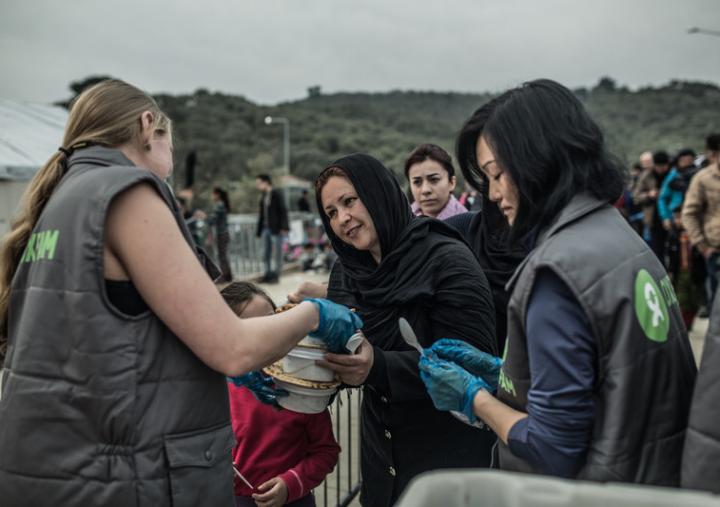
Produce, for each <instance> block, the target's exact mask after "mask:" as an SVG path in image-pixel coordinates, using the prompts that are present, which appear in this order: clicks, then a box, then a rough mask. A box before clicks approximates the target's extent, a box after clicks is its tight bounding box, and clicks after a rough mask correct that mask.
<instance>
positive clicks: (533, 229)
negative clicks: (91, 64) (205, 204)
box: [0, 80, 720, 507]
mask: <svg viewBox="0 0 720 507" xmlns="http://www.w3.org/2000/svg"><path fill="white" fill-rule="evenodd" d="M717 143H718V137H717V136H710V137H708V140H707V148H708V153H707V155H706V158H707V161H708V164H707V167H705V168H702V169H700V166H701V165H702V162H701V161H698V160H696V157H695V154H694V153H692V152H691V151H690V150H681V151H679V152H678V153H677V154H676V156H675V157H674V159H673V160H671V159H670V157H669V156H668V155H667V154H665V153H663V152H656V153H654V154H652V155H651V156H650V157H648V154H643V156H642V157H641V159H640V162H639V163H640V167H639V170H638V174H636V179H635V181H634V182H633V184H632V185H631V186H628V184H627V178H626V173H627V171H626V170H625V169H624V167H623V165H622V164H621V163H620V162H619V161H618V160H617V159H616V158H615V157H613V156H612V155H611V154H610V153H609V152H608V149H607V146H606V144H605V141H604V138H603V134H602V132H601V130H600V128H599V127H598V125H597V124H596V123H595V122H594V120H593V119H592V118H591V117H590V116H589V114H588V113H587V111H586V110H585V108H584V106H583V104H582V103H581V102H580V101H579V100H578V98H577V97H576V96H575V95H574V94H573V93H572V92H571V91H570V90H568V89H567V88H565V87H564V86H562V85H560V84H558V83H556V82H553V81H550V80H536V81H531V82H528V83H525V84H523V85H521V86H519V87H517V88H513V89H510V90H508V91H506V92H504V93H502V94H500V95H499V96H497V97H496V98H494V99H492V100H490V101H489V102H488V103H486V104H484V105H483V106H482V107H480V108H479V109H477V110H476V111H475V112H473V113H472V114H471V115H469V118H468V119H467V121H466V122H465V124H464V125H463V126H462V128H461V129H460V132H459V134H458V137H457V144H456V149H457V153H456V157H457V158H456V160H457V163H458V164H459V168H460V171H461V172H462V175H463V178H464V180H465V182H466V185H467V187H466V190H465V192H464V193H463V196H461V199H456V198H455V197H454V195H453V192H454V190H455V188H456V185H457V176H456V174H455V169H454V167H453V162H452V157H451V156H450V155H449V154H448V153H447V152H446V151H444V150H443V149H442V148H440V147H438V146H435V145H432V144H423V145H420V146H419V147H418V148H417V149H415V150H414V151H413V152H412V153H411V154H410V156H409V157H408V158H407V162H406V164H405V168H404V172H405V177H406V179H407V183H408V187H409V189H410V194H411V196H412V201H413V203H412V204H410V201H409V200H408V196H407V194H406V192H405V191H404V190H403V188H402V187H401V185H400V184H399V183H398V181H397V180H396V179H395V177H394V175H393V174H392V172H391V171H390V170H389V169H388V168H387V167H385V166H384V165H383V164H382V162H380V161H379V160H377V159H376V158H374V157H372V156H370V155H367V154H360V153H356V154H351V155H347V156H344V157H341V158H339V159H338V160H336V161H334V162H331V163H329V164H326V165H325V167H324V169H322V170H320V171H319V175H318V177H317V179H316V181H315V201H316V205H317V210H318V214H319V218H320V219H321V221H322V223H323V226H324V229H325V233H326V235H327V238H328V245H329V246H328V248H332V251H333V252H334V254H335V256H336V257H337V259H336V260H335V262H334V264H333V266H332V271H331V273H330V277H329V281H328V283H327V284H312V283H304V284H302V285H301V286H300V287H298V289H297V290H296V291H295V292H294V293H293V294H291V295H290V296H289V299H290V300H291V301H295V302H297V303H299V304H298V305H297V306H296V307H294V308H292V309H290V310H288V311H285V312H282V313H280V314H275V313H274V312H273V310H274V307H275V303H274V302H273V301H272V300H271V299H270V298H269V297H268V296H267V294H265V293H264V292H262V291H261V290H260V289H258V288H257V287H256V286H254V285H252V284H249V283H245V282H232V283H230V284H229V285H227V286H225V287H224V289H223V290H222V292H221V291H220V290H219V288H218V286H217V285H216V284H215V283H213V282H221V281H230V280H231V278H232V274H231V273H230V272H229V270H228V268H227V255H226V254H225V255H224V259H223V256H222V254H221V256H220V257H221V258H220V263H221V268H220V269H218V268H217V267H215V266H214V264H213V263H212V262H211V261H209V259H208V257H207V255H205V253H204V251H203V250H202V249H201V248H199V247H198V246H197V245H196V243H195V241H194V240H193V237H192V234H191V232H190V230H189V228H188V226H187V224H186V222H185V220H184V217H183V213H182V210H181V208H180V207H179V206H178V202H177V201H176V200H175V198H174V196H173V195H172V193H171V191H170V190H169V188H168V186H167V185H166V184H165V183H164V179H165V178H167V176H168V175H169V174H170V171H171V170H172V130H171V123H170V120H169V118H167V117H166V116H165V115H164V113H163V112H162V111H161V110H160V109H159V108H158V106H157V104H156V103H155V102H154V101H153V99H152V98H151V97H149V96H148V95H147V94H145V93H143V92H142V91H140V90H138V89H137V88H135V87H133V86H131V85H129V84H127V83H124V82H122V81H118V80H108V81H104V82H101V83H99V84H97V85H95V86H93V87H92V88H90V89H88V90H86V91H85V92H83V93H82V94H81V95H80V96H79V97H78V99H77V100H76V101H75V103H74V104H73V106H72V108H71V111H70V117H69V120H68V125H67V127H66V131H65V137H64V139H63V143H62V146H61V147H60V149H59V150H58V152H57V153H55V154H53V155H52V156H51V158H50V159H49V160H48V162H47V164H46V165H45V166H44V167H43V168H41V169H40V171H39V172H38V173H37V175H36V177H35V178H34V180H33V181H32V182H31V184H30V186H29V188H28V191H27V194H26V199H25V201H24V206H23V208H22V209H21V210H20V213H19V216H18V219H17V221H16V223H15V224H14V226H13V229H12V231H11V232H10V234H9V235H8V236H7V237H6V238H5V239H4V242H3V246H2V273H1V278H0V337H2V339H3V342H4V343H3V345H6V346H7V350H6V354H5V358H4V365H3V370H2V375H1V376H0V424H2V428H3V430H2V431H1V432H0V498H3V505H8V506H16V505H27V504H58V505H96V504H102V505H122V506H126V505H153V506H155V505H173V506H175V507H178V506H184V505H233V504H234V505H243V506H244V505H259V506H261V507H270V506H276V505H284V504H288V505H298V506H307V505H314V499H313V496H312V494H311V490H312V489H313V488H314V487H316V486H317V485H318V484H319V483H320V482H321V481H322V480H323V477H324V476H325V475H326V474H327V473H329V472H330V471H331V470H332V468H333V467H334V465H335V463H336V462H337V459H338V453H339V451H340V449H339V447H338V445H337V442H336V441H335V439H334V437H333V435H332V428H331V425H330V418H329V414H328V413H327V411H325V412H322V413H320V414H316V415H313V416H308V415H301V414H296V413H293V412H290V411H287V410H279V408H278V405H277V400H278V397H280V396H283V395H284V393H283V392H282V390H279V389H278V388H277V387H276V386H275V385H273V382H272V379H271V378H269V377H267V376H266V375H265V374H263V373H261V369H262V367H264V366H266V365H268V364H271V363H273V362H274V361H276V360H278V359H279V358H281V357H283V356H284V355H285V354H286V353H287V352H288V351H289V350H290V349H291V348H292V347H294V346H295V344H297V343H298V342H299V341H300V340H301V339H302V338H303V337H305V336H306V335H308V334H309V335H310V336H313V337H316V338H318V339H320V340H322V341H323V342H324V343H325V345H326V347H327V349H328V353H326V354H325V355H324V358H323V359H322V360H320V361H319V364H320V365H321V366H324V367H326V368H328V369H330V370H332V371H333V372H335V374H336V376H337V378H338V379H339V380H340V381H341V382H342V384H343V386H344V387H362V389H363V393H364V395H363V402H362V409H361V417H360V425H361V431H360V433H361V443H360V451H361V452H360V454H361V457H360V461H361V472H362V487H361V495H360V501H361V503H362V504H363V505H366V506H373V507H375V506H390V505H393V504H394V503H395V502H396V501H397V500H398V498H399V497H400V496H401V494H402V493H403V491H404V490H405V489H406V488H407V486H408V484H409V482H410V481H411V480H412V479H413V478H414V477H416V476H418V475H419V474H421V473H423V472H425V471H430V470H437V469H443V468H454V469H457V468H484V467H490V466H496V467H499V468H500V469H502V470H509V471H519V472H526V473H533V474H544V475H552V476H558V477H565V478H573V479H584V480H592V481H602V482H604V481H620V482H628V483H637V484H648V485H655V486H668V487H681V486H685V487H691V488H698V489H707V490H710V491H715V492H720V491H718V486H717V484H716V481H715V480H714V479H715V477H716V476H717V473H718V472H720V470H718V467H720V465H719V464H718V463H720V431H718V430H717V428H716V426H715V425H714V421H715V420H716V417H717V415H719V414H717V413H716V412H717V408H716V407H717V406H719V405H720V404H718V396H719V395H720V394H719V393H718V391H717V378H716V377H717V376H718V374H717V372H718V371H720V369H719V368H718V365H717V364H716V363H717V361H718V360H720V358H717V357H716V356H717V354H718V350H720V347H718V345H717V342H718V340H720V337H718V336H717V328H718V323H717V317H715V319H714V320H713V321H712V323H711V335H710V336H709V338H708V342H707V344H706V352H705V358H704V360H703V363H702V368H701V370H700V374H699V380H698V386H702V391H700V390H699V388H698V389H695V390H694V388H695V384H696V376H698V372H697V368H696V365H695V361H694V358H693V354H692V351H691V349H690V343H689V340H688V333H687V327H686V322H688V319H689V317H690V314H691V313H692V308H695V306H694V305H696V304H699V302H698V301H701V300H699V299H698V300H697V301H696V300H695V299H692V303H690V302H689V301H690V298H689V296H688V295H687V294H686V293H685V292H683V291H684V290H685V288H686V287H691V288H692V287H699V288H702V289H703V292H706V294H704V297H705V302H706V304H707V305H711V304H712V301H713V295H714V291H715V288H716V286H717V279H716V274H717V265H716V263H717V258H718V252H719V251H720V238H719V237H718V235H719V234H720V222H718V216H720V215H718V202H717V200H718V196H720V193H719V192H718V189H719V188H720V187H719V186H718V185H719V183H718V182H719V181H720V171H718V162H717V151H718V147H717ZM671 169H672V170H671ZM257 187H258V189H259V190H260V191H261V192H262V197H261V199H260V202H259V209H258V211H259V214H258V215H259V218H258V228H257V232H258V235H259V237H261V238H262V239H263V242H264V243H265V245H266V246H267V248H266V252H272V251H273V250H274V249H273V244H274V243H275V242H277V241H278V240H277V237H278V236H281V235H282V234H283V233H284V232H285V231H286V230H287V229H288V224H287V221H286V220H285V221H283V220H282V218H281V213H280V211H281V210H280V207H281V205H282V206H284V204H282V197H281V196H280V195H279V192H278V191H277V189H275V188H274V187H273V185H272V179H271V178H270V177H269V176H268V175H259V176H258V178H257ZM216 190H219V191H217V192H214V194H213V195H214V197H213V200H214V203H215V208H214V210H213V213H212V220H213V223H214V225H215V227H216V228H217V230H218V234H217V236H218V238H217V241H218V250H220V247H221V245H223V244H224V245H225V252H227V250H226V246H227V241H226V240H225V239H223V238H222V237H221V236H222V234H223V228H222V227H223V226H222V223H223V221H224V220H226V216H227V213H228V212H229V211H230V209H229V208H230V206H229V202H228V201H227V197H226V196H224V195H223V192H222V189H216ZM308 204H309V203H308ZM617 208H621V210H622V211H623V213H620V212H618V209H617ZM468 209H472V211H470V212H469V211H468ZM623 214H624V215H625V216H623ZM279 216H280V218H278V217H279ZM225 232H226V231H225ZM693 251H696V252H697V254H693ZM698 254H699V255H698ZM693 255H694V257H693ZM698 259H700V261H699V260H698ZM265 260H266V272H265V277H264V280H265V281H268V282H272V281H274V280H276V279H277V277H278V276H279V272H280V267H281V259H273V255H272V254H270V253H267V254H266V259H265ZM273 260H275V263H274V264H273ZM713 263H715V264H713ZM223 264H224V265H225V266H223ZM700 264H703V267H704V268H705V270H704V272H703V280H700V279H699V275H697V271H694V270H693V269H697V268H698V266H699V265H700ZM693 266H695V268H693ZM706 276H707V280H706V279H705V278H704V277H706ZM713 280H714V282H713ZM701 282H702V283H701ZM705 282H708V283H707V286H708V287H707V288H708V290H707V291H705V290H704V286H703V284H705ZM695 293H697V297H698V298H700V297H702V294H700V291H699V290H698V291H695V292H693V294H695ZM693 297H695V296H693ZM719 306H720V305H718V301H717V300H715V301H714V307H715V309H716V311H717V308H718V307H719ZM401 318H404V319H405V320H407V322H408V323H409V325H410V327H411V328H412V329H413V330H414V332H415V333H416V334H417V337H418V341H419V344H420V347H421V351H418V350H416V349H415V348H414V347H413V346H412V345H411V344H409V343H407V342H406V341H405V339H404V338H403V336H402V333H401V332H400V329H399V324H398V322H399V319H401ZM358 331H360V332H361V333H362V336H363V339H362V342H361V344H360V345H359V347H358V348H357V350H356V351H355V353H352V354H351V353H349V351H348V350H347V349H346V347H345V344H346V343H347V341H348V339H349V338H350V337H351V336H352V335H355V334H356V333H357V332H358ZM712 333H715V335H713V334H712ZM713 361H715V362H713ZM233 481H234V484H233Z"/></svg>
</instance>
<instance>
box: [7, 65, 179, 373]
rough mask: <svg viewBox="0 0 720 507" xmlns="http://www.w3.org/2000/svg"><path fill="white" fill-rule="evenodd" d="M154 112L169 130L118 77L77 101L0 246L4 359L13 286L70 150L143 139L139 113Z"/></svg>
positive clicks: (148, 102)
mask: <svg viewBox="0 0 720 507" xmlns="http://www.w3.org/2000/svg"><path fill="white" fill-rule="evenodd" d="M145 111H150V112H151V113H153V115H154V118H155V128H156V129H162V130H165V131H168V132H169V130H170V120H169V119H168V118H167V116H165V114H164V113H163V112H162V111H161V110H160V108H158V106H157V104H156V103H155V101H154V100H153V98H152V97H150V96H149V95H147V94H146V93H144V92H143V91H142V90H139V89H138V88H136V87H134V86H132V85H130V84H128V83H125V82H123V81H120V80H117V79H109V80H107V81H102V82H100V83H98V84H96V85H95V86H93V87H91V88H89V89H87V90H85V91H84V92H83V93H82V94H80V95H79V96H78V97H77V99H76V100H75V101H74V102H73V104H72V107H71V110H70V115H69V117H68V122H67V125H66V126H65V135H64V139H63V147H62V148H61V149H59V150H58V151H57V152H56V153H54V154H53V155H52V156H51V157H50V159H49V160H48V161H47V163H46V164H45V165H44V166H43V167H42V168H41V169H40V170H39V171H38V172H37V173H36V174H35V177H34V178H33V179H32V180H31V181H30V184H29V185H28V187H27V189H26V190H25V193H24V194H23V198H22V200H21V204H20V211H19V213H18V215H17V218H16V219H15V220H14V221H13V224H12V228H11V230H10V232H9V233H8V234H7V235H6V236H5V238H4V239H3V240H2V245H1V247H2V248H1V249H0V360H2V359H3V358H4V356H5V349H6V343H7V336H8V310H9V305H10V287H11V285H12V280H13V277H14V276H15V271H16V270H17V267H18V265H19V263H20V259H21V258H22V255H23V252H24V251H25V248H26V246H27V244H28V240H29V238H30V235H31V234H32V231H33V229H34V228H35V225H36V224H37V222H38V220H39V218H40V215H41V214H42V211H43V209H45V205H46V204H47V202H48V201H49V200H50V197H51V196H52V194H53V191H54V190H55V187H56V186H57V185H58V183H59V182H60V180H61V179H62V178H63V176H64V174H65V171H66V170H67V159H68V154H69V153H71V152H72V151H73V149H75V148H79V147H81V146H85V145H91V144H98V145H102V146H108V147H111V148H112V147H117V146H121V145H123V144H124V143H127V142H132V141H137V142H140V121H139V120H140V116H141V115H142V113H143V112H145Z"/></svg>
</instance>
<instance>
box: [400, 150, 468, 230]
mask: <svg viewBox="0 0 720 507" xmlns="http://www.w3.org/2000/svg"><path fill="white" fill-rule="evenodd" d="M405 178H407V180H408V183H409V184H410V192H412V196H413V199H414V202H413V204H412V211H413V213H414V214H415V216H419V217H421V216H426V217H432V218H437V219H438V220H446V219H448V218H450V217H452V216H455V215H459V214H460V213H465V212H466V211H467V208H465V206H463V205H462V204H460V202H459V201H458V200H457V199H456V198H455V196H454V195H453V190H455V184H456V183H457V180H456V178H455V168H454V167H453V164H452V158H451V157H450V154H449V153H448V152H446V151H445V150H443V149H442V148H441V147H440V146H437V145H435V144H429V143H428V144H421V145H420V146H418V147H417V148H415V149H414V150H413V152H412V153H411V154H410V155H409V156H408V158H407V160H405Z"/></svg>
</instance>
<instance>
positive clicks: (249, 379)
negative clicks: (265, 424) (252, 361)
mask: <svg viewBox="0 0 720 507" xmlns="http://www.w3.org/2000/svg"><path fill="white" fill-rule="evenodd" d="M227 379H228V382H232V383H233V384H235V385H236V386H238V387H246V388H248V389H249V390H250V392H252V393H253V395H254V396H255V398H257V399H258V400H259V401H260V402H262V403H265V404H266V405H272V406H274V407H275V408H282V407H280V405H279V404H278V402H277V399H278V397H280V396H287V395H288V392H287V391H286V390H284V389H278V388H277V387H275V381H274V380H273V378H272V377H270V376H269V375H265V374H264V373H262V372H259V371H251V372H250V373H246V374H245V375H240V376H239V377H228V378H227Z"/></svg>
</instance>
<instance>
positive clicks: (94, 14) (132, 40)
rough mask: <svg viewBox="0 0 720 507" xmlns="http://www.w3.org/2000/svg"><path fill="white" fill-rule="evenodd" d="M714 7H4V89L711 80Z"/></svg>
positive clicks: (91, 0)
mask: <svg viewBox="0 0 720 507" xmlns="http://www.w3.org/2000/svg"><path fill="white" fill-rule="evenodd" d="M691 26H700V27H702V28H707V29H714V30H720V0H442V1H433V2H431V1H424V0H194V1H191V0H123V1H117V0H62V1H61V0H0V76H1V77H0V98H11V99H21V100H30V101H41V102H50V101H55V100H59V99H63V98H66V97H67V96H68V95H69V92H68V88H67V85H68V83H69V82H70V81H74V80H78V79H81V78H84V77H86V76H88V75H93V74H109V75H112V76H114V77H119V78H122V79H125V80H127V81H129V82H131V83H133V84H136V85H138V86H140V87H141V88H143V89H145V90H147V91H150V92H153V93H155V92H170V93H190V92H193V91H194V90H196V89H197V88H201V87H204V88H208V89H210V90H211V91H222V92H226V93H233V94H239V95H244V96H245V97H247V98H248V99H250V100H253V101H255V102H261V103H277V102H281V101H285V100H294V99H297V98H302V97H304V96H305V95H306V89H307V87H308V86H311V85H315V84H317V85H320V86H322V89H323V91H324V92H336V91H387V90H392V89H403V90H407V89H413V90H439V91H448V90H452V91H465V92H480V91H498V90H502V89H505V88H507V87H509V86H513V85H516V84H518V83H520V82H522V81H525V80H528V79H533V78H537V77H549V78H553V79H556V80H558V81H560V82H562V83H564V84H566V85H568V86H571V87H575V86H592V85H593V84H595V83H596V82H597V80H598V78H599V77H600V76H603V75H609V76H612V77H614V78H615V79H616V80H617V81H618V83H620V84H625V85H629V86H630V87H632V88H636V87H638V86H642V85H647V84H653V85H658V84H663V83H666V82H668V81H669V80H670V79H673V78H680V79H689V80H702V81H711V82H715V83H720V37H713V36H709V35H701V34H695V35H688V34H687V28H688V27H691Z"/></svg>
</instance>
